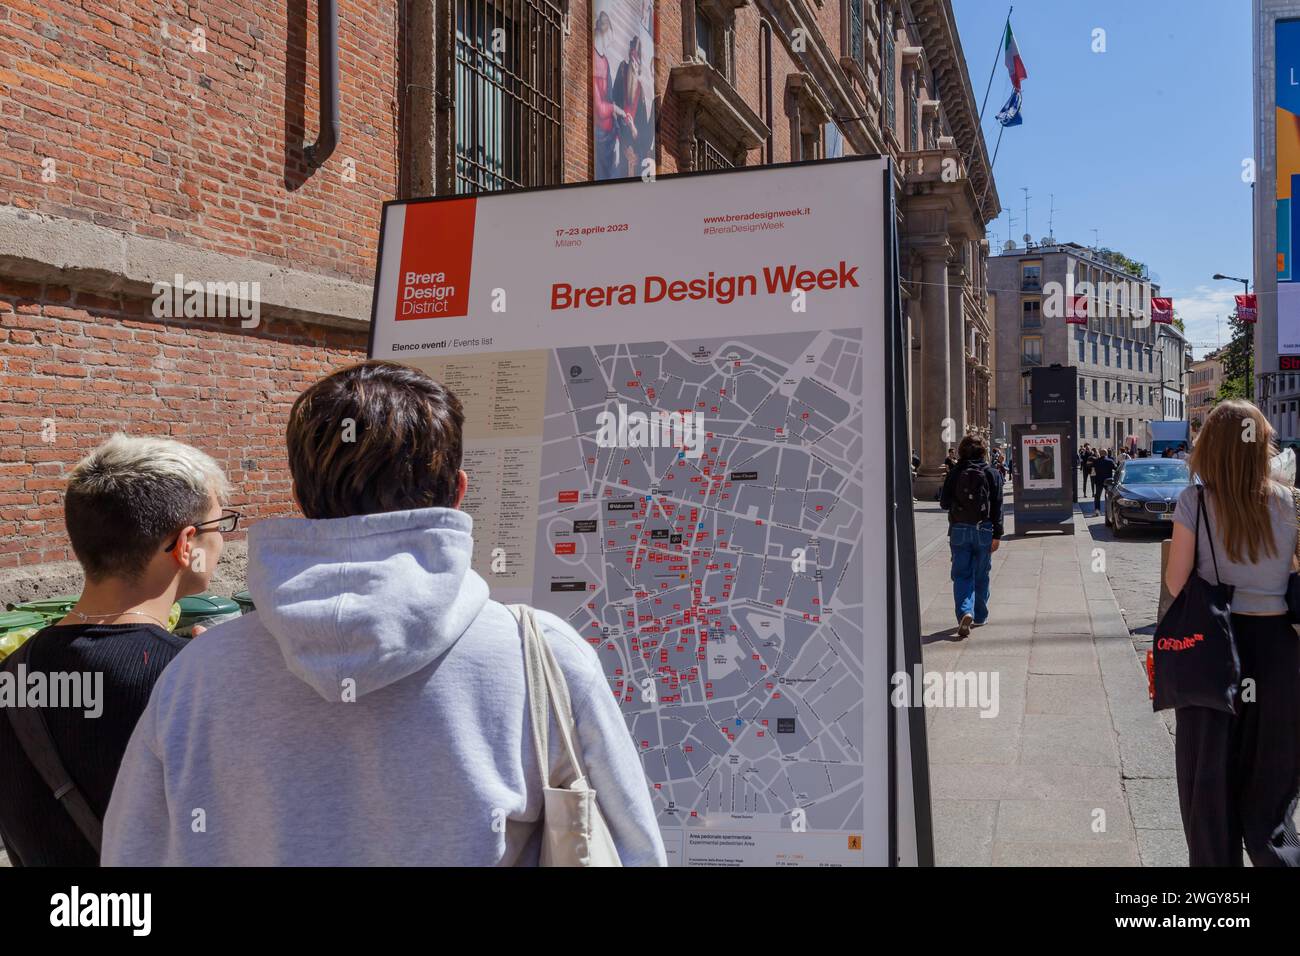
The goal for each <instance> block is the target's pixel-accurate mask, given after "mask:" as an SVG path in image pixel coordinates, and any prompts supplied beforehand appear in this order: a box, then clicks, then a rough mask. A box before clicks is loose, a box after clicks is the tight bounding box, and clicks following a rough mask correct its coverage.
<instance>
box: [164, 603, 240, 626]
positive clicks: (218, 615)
mask: <svg viewBox="0 0 1300 956" xmlns="http://www.w3.org/2000/svg"><path fill="white" fill-rule="evenodd" d="M177 603H178V604H180V606H181V617H180V620H179V621H177V622H176V627H175V628H174V629H173V631H172V633H174V634H177V635H179V636H180V637H189V636H190V635H191V632H192V630H193V628H194V625H195V624H202V625H203V626H204V627H212V626H213V625H214V624H220V623H221V622H222V621H228V620H230V619H231V618H236V617H239V615H240V610H239V605H238V604H236V603H235V602H234V601H232V600H230V598H227V597H222V596H221V595H219V594H191V595H190V596H189V597H183V598H181V599H180V601H178V602H177Z"/></svg>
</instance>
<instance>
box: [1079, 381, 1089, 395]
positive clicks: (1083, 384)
mask: <svg viewBox="0 0 1300 956" xmlns="http://www.w3.org/2000/svg"><path fill="white" fill-rule="evenodd" d="M1079 397H1080V398H1087V397H1088V380H1087V379H1086V378H1080V379H1079Z"/></svg>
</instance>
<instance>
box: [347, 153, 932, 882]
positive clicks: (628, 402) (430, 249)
mask: <svg viewBox="0 0 1300 956" xmlns="http://www.w3.org/2000/svg"><path fill="white" fill-rule="evenodd" d="M890 176H891V171H890V168H889V164H888V162H887V161H885V160H881V159H874V158H870V159H868V158H855V159H846V160H838V161H830V162H822V163H816V164H796V165H790V166H777V167H762V168H754V169H745V170H736V171H732V172H725V173H716V174H715V173H703V174H690V175H684V176H670V177H661V178H660V179H658V180H657V181H654V182H642V181H639V180H634V181H627V180H622V181H615V182H608V183H596V184H583V185H575V186H571V187H568V186H566V187H557V188H549V189H537V190H523V191H518V192H512V193H508V194H499V195H486V196H481V197H476V198H456V197H452V198H446V199H433V200H423V201H410V202H393V203H388V204H386V205H385V207H384V211H383V224H382V234H381V240H380V253H379V263H378V271H377V276H376V283H375V300H374V312H373V322H372V326H371V343H370V354H371V356H373V357H375V358H383V359H390V360H394V361H399V362H404V363H408V364H410V365H413V366H416V367H418V368H421V369H424V370H425V371H427V372H428V373H429V374H431V375H433V376H434V377H436V378H438V379H439V380H440V381H442V382H443V383H444V384H446V385H447V386H448V387H449V388H451V389H452V390H453V391H454V392H456V394H457V395H458V396H459V397H460V399H461V401H462V403H463V404H464V407H465V417H466V422H465V428H466V449H465V461H464V467H465V470H466V471H467V472H468V473H469V476H470V496H469V498H468V499H467V501H466V505H465V507H466V510H467V511H469V512H470V513H471V515H472V516H473V518H474V538H475V555H474V564H475V568H476V570H477V571H478V572H479V573H480V574H481V575H482V576H483V577H484V579H486V580H487V582H488V583H489V585H490V586H491V587H492V591H493V596H494V597H495V598H496V599H497V600H500V601H505V602H510V601H523V602H528V603H531V604H533V605H535V606H537V607H540V608H544V609H546V610H548V611H551V612H553V613H555V614H557V615H559V616H561V617H563V618H564V619H565V620H566V621H568V622H569V623H570V624H571V625H572V626H573V627H574V629H575V630H576V631H577V632H578V633H579V634H580V635H581V636H582V637H583V638H584V639H585V640H586V641H587V642H588V644H589V645H590V646H591V648H592V651H593V653H594V654H595V655H596V656H597V657H598V658H599V660H600V662H601V665H602V667H603V668H604V671H605V675H606V678H607V680H608V684H609V689H610V693H612V694H614V695H615V696H616V697H617V698H618V700H619V703H620V706H621V707H622V710H623V713H624V716H625V718H626V721H627V727H628V732H629V733H630V734H631V737H632V740H633V743H634V745H635V746H636V747H637V749H638V750H639V751H640V752H641V754H642V755H643V761H644V767H645V771H646V776H647V780H648V781H649V785H650V787H651V788H652V789H651V793H652V798H653V800H654V804H655V808H656V811H657V813H658V816H659V820H660V824H661V826H662V828H663V834H664V840H665V844H666V846H667V849H668V857H669V861H670V862H671V863H676V864H682V865H690V864H699V865H719V864H721V865H728V864H742V865H877V866H882V865H899V864H902V865H910V864H929V863H931V862H932V861H933V850H932V844H931V836H930V813H929V784H928V770H927V766H926V754H925V721H924V714H923V713H922V712H921V711H920V710H919V709H917V708H911V709H909V708H899V709H895V708H893V707H891V706H890V702H889V700H890V690H891V684H890V677H891V675H892V674H894V673H898V672H902V673H905V674H911V673H913V666H914V665H919V663H920V641H919V628H920V625H919V609H918V604H917V596H916V583H915V572H914V569H915V541H914V536H913V526H912V514H911V496H910V483H909V477H910V476H909V471H908V461H909V450H908V441H907V422H906V408H905V406H904V404H903V402H904V399H903V396H904V395H905V394H906V393H907V389H906V387H905V380H904V374H905V372H904V350H903V342H902V338H901V336H900V328H901V323H900V315H901V312H900V304H899V301H898V296H897V291H898V278H897V269H898V267H897V251H896V247H897V239H896V235H895V233H894V227H893V224H894V222H895V217H894V209H893V205H892V195H893V193H892V189H891V188H890V185H891V179H890Z"/></svg>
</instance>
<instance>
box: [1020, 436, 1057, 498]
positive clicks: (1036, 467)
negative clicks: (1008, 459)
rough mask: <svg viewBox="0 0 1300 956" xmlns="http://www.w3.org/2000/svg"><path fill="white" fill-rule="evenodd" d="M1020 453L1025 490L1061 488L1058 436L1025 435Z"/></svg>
mask: <svg viewBox="0 0 1300 956" xmlns="http://www.w3.org/2000/svg"><path fill="white" fill-rule="evenodd" d="M1021 451H1022V454H1023V455H1024V458H1023V460H1022V461H1021V465H1022V466H1023V467H1024V469H1025V472H1024V473H1025V487H1026V488H1033V489H1036V490H1037V489H1040V488H1059V487H1061V436H1060V435H1027V436H1025V441H1024V444H1023V445H1022V447H1021Z"/></svg>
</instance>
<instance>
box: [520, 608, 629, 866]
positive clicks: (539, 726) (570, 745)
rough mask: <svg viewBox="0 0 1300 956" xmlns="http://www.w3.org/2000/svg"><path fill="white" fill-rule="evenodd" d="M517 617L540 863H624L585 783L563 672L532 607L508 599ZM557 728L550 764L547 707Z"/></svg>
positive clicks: (594, 794) (560, 864)
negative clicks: (536, 789) (537, 794)
mask: <svg viewBox="0 0 1300 956" xmlns="http://www.w3.org/2000/svg"><path fill="white" fill-rule="evenodd" d="M510 613H512V614H513V615H514V616H515V617H516V618H517V619H518V620H519V629H520V631H521V633H522V636H523V643H524V675H525V679H526V681H527V684H528V713H529V717H530V723H532V725H533V747H534V749H535V750H536V753H537V765H538V766H539V767H540V768H541V770H542V794H543V797H544V799H545V806H544V807H543V809H542V857H541V865H542V866H622V865H623V864H622V862H621V861H620V860H619V858H618V850H617V849H615V847H614V839H613V837H611V836H610V833H609V827H608V826H607V825H606V824H605V818H604V817H603V816H601V814H600V807H599V805H597V803H596V791H595V790H593V789H591V787H589V786H588V785H587V778H586V774H585V773H584V771H583V769H582V755H581V754H580V753H579V752H578V742H577V739H576V732H577V728H576V727H575V726H574V723H573V702H572V700H571V699H570V698H569V688H568V685H567V684H566V683H565V680H564V674H563V673H562V672H561V671H560V666H559V664H558V663H557V662H556V660H555V655H554V653H553V652H552V651H551V648H550V645H549V644H547V643H546V638H545V637H543V636H542V632H541V629H540V628H539V627H538V626H537V618H536V617H535V616H534V614H533V609H532V608H530V607H528V606H526V605H523V604H512V605H510ZM552 709H554V711H555V723H556V726H557V728H558V729H559V731H560V740H561V742H562V744H563V746H562V747H561V754H560V758H561V761H562V765H561V766H560V767H558V768H557V767H552V766H551V762H550V759H549V754H550V749H549V746H548V740H547V736H548V733H549V725H550V720H549V716H550V711H551V710H552Z"/></svg>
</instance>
